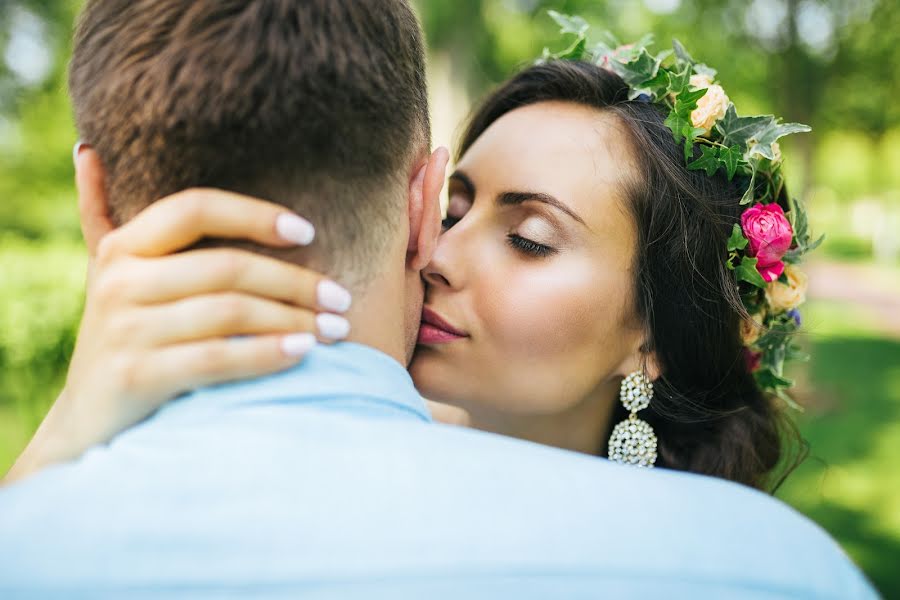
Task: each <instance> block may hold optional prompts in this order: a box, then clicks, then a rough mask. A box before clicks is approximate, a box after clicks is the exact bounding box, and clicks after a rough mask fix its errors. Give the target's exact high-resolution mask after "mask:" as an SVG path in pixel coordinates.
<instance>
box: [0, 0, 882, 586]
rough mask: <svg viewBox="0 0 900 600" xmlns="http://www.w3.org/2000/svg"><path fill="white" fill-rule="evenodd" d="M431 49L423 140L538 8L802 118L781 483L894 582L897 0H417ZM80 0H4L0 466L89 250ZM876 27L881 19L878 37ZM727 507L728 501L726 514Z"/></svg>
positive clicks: (466, 99) (45, 375)
mask: <svg viewBox="0 0 900 600" xmlns="http://www.w3.org/2000/svg"><path fill="white" fill-rule="evenodd" d="M414 2H415V4H416V5H417V7H418V9H419V12H420V14H421V16H422V20H423V23H424V25H425V28H426V32H427V35H428V40H429V44H430V47H431V55H430V78H431V82H432V90H431V94H432V110H433V112H434V123H435V132H434V133H435V141H436V143H442V144H446V145H450V146H453V142H454V135H455V134H456V133H457V132H458V130H459V129H458V128H459V124H460V122H461V121H462V119H463V118H464V117H465V115H466V114H467V112H468V110H469V109H470V107H471V105H472V103H473V102H475V101H477V99H478V98H479V97H480V96H481V95H482V94H483V93H484V92H485V91H486V90H487V89H489V88H490V86H491V85H493V84H495V83H497V82H499V81H501V80H502V79H503V78H504V77H505V76H507V75H508V74H509V73H511V72H512V71H513V70H514V69H515V68H517V67H519V66H521V65H524V64H526V63H528V62H529V61H530V59H531V58H532V57H535V56H537V55H539V54H540V51H541V49H542V47H543V46H545V45H552V46H553V47H554V48H557V49H558V48H560V47H561V41H560V38H559V36H558V35H557V34H556V31H555V27H554V25H553V24H552V22H551V21H550V19H549V18H547V17H546V9H548V8H553V9H556V10H558V11H560V12H567V13H577V14H580V15H582V16H584V17H585V18H587V19H588V20H589V21H590V22H591V23H593V24H594V26H595V30H602V29H609V30H611V31H613V32H614V33H616V34H617V35H618V36H619V37H620V38H621V39H625V40H629V39H636V38H637V37H639V36H640V35H641V34H643V33H645V32H647V31H652V32H653V33H655V34H656V36H657V40H658V41H659V42H658V43H660V44H666V45H667V44H668V43H669V40H670V39H671V38H672V37H677V38H678V39H679V40H681V41H682V42H683V43H685V45H686V46H687V47H688V49H689V50H690V51H691V53H692V54H693V55H694V56H695V57H696V58H698V59H699V60H702V61H704V62H707V63H709V64H711V65H713V66H714V67H716V68H717V69H718V70H719V78H720V80H721V81H722V82H723V84H724V86H725V89H726V90H727V92H728V93H729V95H730V97H731V98H732V100H734V101H735V104H736V105H737V106H738V110H739V112H741V113H745V114H746V113H763V112H774V113H775V114H777V115H781V116H783V117H784V118H785V120H787V121H799V122H802V123H808V124H810V125H812V126H813V133H812V134H809V135H800V136H792V137H791V138H790V139H789V143H788V144H786V145H785V148H784V152H785V155H786V157H787V161H788V162H787V164H788V171H789V176H790V178H791V185H792V188H793V190H794V193H795V194H798V195H801V196H803V197H804V198H805V199H806V200H807V202H808V203H809V206H810V210H811V220H812V222H813V225H814V228H815V229H816V230H817V231H819V232H826V233H827V234H828V238H827V240H826V242H825V244H824V245H823V246H822V248H821V249H820V250H819V251H817V253H816V254H817V256H816V257H815V258H814V259H813V260H812V261H811V263H810V264H809V265H808V271H809V272H810V275H811V289H810V296H811V300H810V302H809V303H808V305H807V307H806V309H805V311H804V317H805V322H806V328H807V333H806V335H805V339H804V343H805V344H806V346H807V347H808V349H809V351H810V352H811V354H812V360H811V361H810V362H809V363H808V364H805V365H800V366H799V367H797V368H795V369H794V371H793V373H792V374H793V375H794V376H795V377H796V378H797V379H798V381H799V385H798V396H799V399H800V400H801V402H802V404H803V405H804V406H805V409H806V410H805V411H804V413H803V414H801V415H798V420H799V423H800V427H801V430H802V432H803V434H804V435H805V436H806V438H807V439H808V440H809V441H810V443H811V446H812V455H811V458H810V459H809V460H807V461H806V463H805V464H804V465H803V466H802V467H801V468H800V469H799V470H798V471H797V472H796V473H795V474H794V475H793V476H792V477H791V478H790V479H789V480H788V482H787V483H786V484H785V486H783V488H782V489H781V490H780V491H779V496H780V497H782V498H783V499H785V500H786V501H787V502H789V503H791V504H792V505H794V506H795V507H797V508H798V509H799V510H800V511H802V512H804V513H806V514H807V515H809V516H810V517H812V518H813V519H815V520H816V521H818V522H819V523H820V524H821V525H822V526H823V527H824V528H825V529H827V530H828V531H829V532H831V533H832V534H833V535H834V536H835V537H836V538H837V539H838V540H839V541H840V542H841V544H842V545H843V546H844V548H845V549H846V550H847V551H848V552H849V553H850V555H851V556H852V557H853V558H854V559H855V560H856V561H857V562H858V563H859V564H860V565H861V566H862V568H863V569H864V570H865V571H866V573H867V574H868V575H869V577H871V579H872V580H873V581H874V582H875V584H876V585H877V586H878V588H879V589H880V590H881V592H882V593H883V594H884V595H885V596H886V597H900V570H898V569H897V565H898V564H900V563H898V561H900V469H898V468H897V465H896V464H895V462H894V461H895V460H896V457H897V456H898V450H900V419H898V417H900V103H898V102H897V98H898V96H900V44H897V43H896V42H897V39H896V32H897V31H900V2H898V1H897V0H750V1H739V0H724V1H721V0H565V1H562V0H559V1H546V0H453V1H452V2H451V1H448V0H417V1H416V0H414ZM79 6H80V2H79V1H77V0H0V471H3V472H5V470H6V469H7V468H8V467H9V466H10V465H11V464H12V461H13V460H14V458H15V456H16V454H17V453H18V452H19V451H21V449H22V448H23V447H24V445H25V443H26V442H27V440H28V438H29V437H30V435H31V434H32V432H33V431H34V429H35V428H36V427H37V424H38V423H39V421H40V419H41V418H42V416H43V415H44V413H45V412H46V410H47V408H48V407H49V405H50V403H51V402H52V401H53V399H54V398H55V395H56V394H57V392H58V390H59V388H60V387H61V385H62V382H63V379H64V377H65V370H66V363H67V358H68V356H69V354H70V352H71V348H72V346H73V343H74V339H75V335H76V332H77V324H78V319H79V315H80V312H81V307H82V301H83V298H82V296H83V281H84V267H85V253H84V249H83V247H82V243H81V238H80V232H79V227H78V217H77V210H76V206H75V195H74V191H73V189H74V188H73V183H72V163H71V158H70V156H71V148H72V144H73V143H74V141H75V139H76V134H75V131H74V128H73V125H72V122H71V114H70V110H69V106H68V101H67V97H66V90H65V69H66V63H67V57H68V54H69V52H70V40H71V29H72V23H73V20H74V18H75V15H76V14H77V10H78V8H79ZM890 32H894V33H893V34H891V33H890ZM735 518H740V515H735Z"/></svg>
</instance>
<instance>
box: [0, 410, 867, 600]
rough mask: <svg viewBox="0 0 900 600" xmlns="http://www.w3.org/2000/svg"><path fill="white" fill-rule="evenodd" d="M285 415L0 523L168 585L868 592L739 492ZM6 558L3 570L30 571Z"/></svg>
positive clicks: (787, 517)
mask: <svg viewBox="0 0 900 600" xmlns="http://www.w3.org/2000/svg"><path fill="white" fill-rule="evenodd" d="M283 414H285V415H286V414H291V415H292V416H291V417H290V418H285V417H283V416H281V413H279V411H278V410H277V408H273V409H271V410H270V409H267V408H265V407H256V408H253V409H248V410H247V411H242V412H241V413H235V415H234V417H233V419H230V420H224V421H222V422H217V423H215V424H208V425H193V424H191V425H188V424H183V425H179V426H178V427H175V426H174V425H173V426H171V427H167V428H165V429H164V430H160V429H154V428H147V429H146V430H143V431H141V430H138V431H135V432H133V433H132V434H131V435H130V436H123V437H122V438H121V439H119V440H117V441H116V442H114V443H113V444H112V445H111V446H110V447H108V448H98V449H96V450H94V451H93V452H91V453H89V454H88V455H87V456H85V457H84V459H83V460H81V461H79V462H78V463H75V464H72V465H68V466H64V467H60V468H58V469H54V470H51V471H49V472H47V473H45V474H43V475H38V476H37V477H35V479H34V481H32V482H29V481H26V482H25V483H24V485H23V486H22V487H21V488H19V489H18V490H10V492H9V493H4V494H0V512H3V513H5V516H6V517H8V518H4V517H3V516H0V525H4V526H6V527H8V528H9V529H8V531H9V532H13V531H15V532H17V535H14V536H12V537H11V538H8V539H9V540H19V543H22V542H23V540H24V541H26V543H30V544H31V546H33V547H34V549H35V554H34V556H35V557H36V558H35V560H39V561H46V560H48V559H47V553H48V551H47V550H46V549H45V548H46V544H44V545H43V546H42V545H40V543H39V542H40V540H41V539H43V540H44V541H45V542H46V541H48V540H49V539H51V538H55V537H59V535H60V532H66V534H67V535H66V536H64V537H65V539H64V540H61V542H58V543H56V545H54V546H53V548H54V552H55V553H56V554H57V555H58V556H56V555H54V556H56V558H59V559H63V558H64V557H65V556H70V555H72V554H78V555H80V557H81V558H80V560H83V561H84V562H85V563H87V562H89V561H88V559H91V560H94V559H96V560H94V562H96V563H98V564H99V563H100V561H101V559H103V560H106V559H108V558H109V556H108V555H109V553H110V552H114V551H115V549H116V548H120V549H121V548H123V547H124V548H134V547H135V546H134V544H136V543H137V544H139V545H141V547H146V548H154V547H159V548H166V549H167V551H166V552H165V553H164V554H161V555H159V556H153V557H151V559H152V560H154V561H157V564H158V565H159V568H160V569H163V570H165V571H166V572H171V573H181V571H179V569H181V567H180V566H179V565H182V564H185V563H186V562H187V563H190V562H191V560H190V559H191V557H190V556H188V555H187V554H184V552H183V549H184V548H207V549H210V550H212V549H213V548H214V549H215V552H214V553H212V554H211V555H210V556H219V557H220V558H222V560H221V561H219V562H216V561H212V562H209V564H199V563H196V562H194V563H192V564H194V565H195V566H194V569H195V572H194V573H193V574H192V575H191V576H196V577H200V578H202V577H203V576H206V575H209V576H212V574H215V573H218V571H217V570H216V569H217V568H219V566H221V565H220V563H221V564H225V563H227V564H234V563H233V561H240V562H241V564H244V565H246V569H245V571H246V572H242V573H243V576H245V577H248V578H249V577H252V576H253V573H254V572H255V569H257V568H265V569H268V571H272V572H274V571H277V570H278V569H283V573H282V572H281V571H279V572H278V574H279V576H284V577H287V578H299V579H301V580H302V579H305V578H308V579H315V578H316V577H318V576H321V574H322V573H327V572H332V571H334V569H338V570H339V571H340V572H341V573H343V574H345V575H348V576H351V575H353V576H355V575H359V574H363V573H370V572H378V571H379V569H381V570H383V571H396V570H397V569H401V570H404V571H408V572H434V569H436V568H437V569H439V570H440V569H443V570H446V569H450V571H452V572H454V573H459V574H460V576H463V574H466V573H468V574H471V573H475V572H482V573H484V572H488V573H521V572H529V569H539V570H541V571H542V572H545V573H550V572H552V573H557V574H559V575H565V574H570V575H571V574H575V573H581V574H592V576H597V577H607V576H609V577H613V575H614V574H621V573H632V574H634V576H635V577H644V578H656V579H657V580H659V581H660V582H661V585H662V583H664V582H666V581H678V582H681V583H683V584H685V585H688V586H697V587H696V589H698V590H702V589H709V588H708V586H711V585H712V586H726V587H728V586H731V587H734V588H735V589H737V588H740V589H747V590H753V589H767V590H770V591H777V592H778V593H784V594H788V595H790V594H795V595H797V594H799V595H804V594H805V595H820V596H828V595H830V594H831V595H834V594H833V593H832V592H829V590H832V591H833V590H847V591H848V593H847V594H845V596H846V597H854V595H855V594H854V593H850V591H852V590H854V589H863V588H859V587H858V586H859V585H860V584H859V582H860V579H859V574H858V572H857V571H856V570H855V569H854V567H853V566H852V564H851V563H850V562H849V561H848V560H847V559H846V557H845V556H843V554H842V552H841V551H840V549H839V548H838V547H837V546H836V544H835V543H834V542H833V541H832V540H831V539H830V538H829V537H828V536H827V535H826V534H825V533H824V532H823V531H822V530H821V529H820V528H818V527H817V526H816V525H814V524H813V523H811V522H810V521H808V520H807V519H805V518H804V517H802V516H801V515H799V514H798V513H796V512H795V511H793V510H792V509H790V508H789V507H787V506H785V505H783V504H782V503H780V502H779V501H777V500H775V499H773V498H770V497H768V496H766V495H764V494H761V493H759V492H756V491H754V490H751V489H749V488H745V487H743V486H739V485H736V484H732V483H728V482H725V481H721V480H717V479H713V478H709V477H701V476H696V475H689V474H685V473H676V472H671V471H665V470H662V469H653V470H646V469H635V468H628V467H624V466H621V465H616V464H613V463H610V462H609V461H606V460H603V459H599V458H594V457H589V456H585V455H579V454H575V453H572V452H567V451H563V450H557V449H553V448H548V447H546V446H540V445H537V444H532V443H528V442H524V441H521V440H514V439H510V438H505V437H502V436H497V435H493V434H488V433H483V432H478V431H473V430H467V429H462V428H458V427H449V426H442V425H433V424H426V423H421V422H417V421H395V420H372V419H366V418H359V417H358V416H353V415H345V414H340V413H332V412H328V411H317V410H312V409H310V410H309V411H308V412H306V413H305V414H303V415H299V414H297V413H295V412H294V411H290V412H289V413H283ZM3 496H5V498H4V497H3ZM60 498H65V499H66V503H65V505H64V506H63V507H62V508H61V507H60V505H59V499H60ZM211 507H215V510H211ZM263 508H264V512H260V511H261V510H262V509H263ZM13 517H15V519H16V520H15V521H14V519H13ZM29 524H30V525H29ZM0 528H2V527H0ZM36 531H37V532H38V535H35V532H36ZM28 540H31V541H30V542H28ZM179 540H180V541H179ZM185 540H186V541H187V542H189V543H185ZM8 543H9V542H8ZM2 546H3V544H0V555H6V557H7V558H10V560H13V558H15V561H18V560H21V559H22V558H23V556H24V554H22V553H20V552H19V550H18V549H17V548H13V547H6V548H5V549H4V548H2ZM67 547H68V548H69V549H70V550H71V551H70V552H68V553H67V552H63V550H64V549H65V548H67ZM98 548H103V550H102V552H101V551H100V550H98ZM224 548H233V550H229V551H227V552H226V551H225V550H223V549H224ZM423 549H427V551H423ZM4 550H5V551H4ZM11 553H12V554H15V556H14V557H13V556H12V554H11ZM126 555H127V552H125V554H123V555H122V556H123V557H124V556H126ZM334 557H340V560H339V561H337V563H336V562H335V558H334ZM15 561H13V562H15ZM254 561H256V562H254ZM260 561H261V562H260ZM77 562H78V561H77V560H76V561H74V562H73V564H76V563H77ZM10 564H13V563H10ZM23 564H24V563H23ZM298 564H302V565H304V568H303V569H302V570H300V571H298V570H297V565H298ZM273 565H275V566H273ZM204 569H205V570H204ZM273 570H274V571H273ZM268 571H267V572H268ZM204 574H205V575H204ZM123 576H124V575H123ZM615 576H616V577H619V575H615ZM854 585H855V586H857V587H856V588H854V587H853V586H854ZM819 592H827V593H819Z"/></svg>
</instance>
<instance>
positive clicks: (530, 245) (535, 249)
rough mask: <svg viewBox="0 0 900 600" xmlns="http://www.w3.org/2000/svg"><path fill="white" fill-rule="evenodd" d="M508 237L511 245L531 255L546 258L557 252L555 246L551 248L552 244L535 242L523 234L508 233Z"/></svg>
mask: <svg viewBox="0 0 900 600" xmlns="http://www.w3.org/2000/svg"><path fill="white" fill-rule="evenodd" d="M506 239H507V241H508V242H509V245H510V246H512V247H513V248H515V249H516V250H518V251H520V252H523V253H525V254H528V255H529V256H535V257H538V258H544V257H546V256H550V255H551V254H554V253H555V252H556V250H555V249H554V248H551V247H550V246H545V245H544V244H538V243H537V242H533V241H531V240H529V239H528V238H523V237H522V236H520V235H516V234H514V233H511V234H509V235H507V236H506Z"/></svg>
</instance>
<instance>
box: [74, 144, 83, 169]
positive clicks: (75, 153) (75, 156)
mask: <svg viewBox="0 0 900 600" xmlns="http://www.w3.org/2000/svg"><path fill="white" fill-rule="evenodd" d="M83 147H84V143H83V142H75V146H73V147H72V164H74V165H77V164H78V153H79V152H81V149H82V148H83Z"/></svg>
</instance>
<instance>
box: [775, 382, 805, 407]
mask: <svg viewBox="0 0 900 600" xmlns="http://www.w3.org/2000/svg"><path fill="white" fill-rule="evenodd" d="M785 381H790V380H788V379H785ZM790 385H794V383H793V382H791V383H790V384H789V386H790ZM775 395H776V396H778V397H779V398H781V400H783V401H784V403H785V404H787V405H788V406H789V407H791V408H793V409H794V410H796V411H798V412H805V409H804V408H803V407H802V406H800V405H799V404H797V402H796V401H795V400H794V399H793V398H791V396H790V394H788V393H787V391H786V390H785V389H784V388H783V387H777V388H775Z"/></svg>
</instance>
